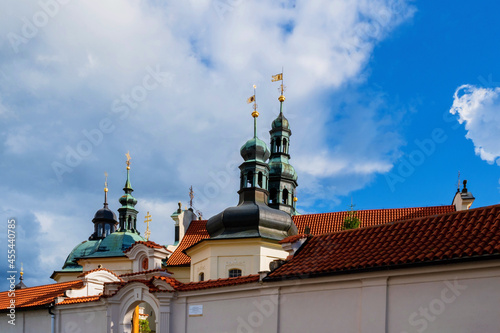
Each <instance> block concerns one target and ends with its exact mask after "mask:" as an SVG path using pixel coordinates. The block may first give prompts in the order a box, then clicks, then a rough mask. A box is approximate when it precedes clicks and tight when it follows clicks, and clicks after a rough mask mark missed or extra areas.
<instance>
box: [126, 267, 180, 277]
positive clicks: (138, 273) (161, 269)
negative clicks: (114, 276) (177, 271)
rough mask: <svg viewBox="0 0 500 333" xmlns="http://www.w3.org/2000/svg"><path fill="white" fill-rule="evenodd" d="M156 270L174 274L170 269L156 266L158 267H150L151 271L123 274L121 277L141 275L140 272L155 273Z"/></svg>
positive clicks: (144, 272) (143, 272)
mask: <svg viewBox="0 0 500 333" xmlns="http://www.w3.org/2000/svg"><path fill="white" fill-rule="evenodd" d="M155 272H166V273H169V274H173V273H172V272H169V271H168V270H166V269H164V268H156V269H150V270H149V271H142V272H135V273H127V274H121V275H120V277H126V276H134V275H140V274H149V273H155Z"/></svg>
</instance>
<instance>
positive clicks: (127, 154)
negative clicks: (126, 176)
mask: <svg viewBox="0 0 500 333" xmlns="http://www.w3.org/2000/svg"><path fill="white" fill-rule="evenodd" d="M125 156H127V170H130V160H131V159H132V158H131V157H130V152H129V151H128V152H127V153H126V154H125Z"/></svg>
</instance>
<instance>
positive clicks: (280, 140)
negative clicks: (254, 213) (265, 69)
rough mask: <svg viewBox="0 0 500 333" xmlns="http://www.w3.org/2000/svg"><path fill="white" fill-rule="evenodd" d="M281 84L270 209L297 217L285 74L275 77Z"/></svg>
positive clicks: (274, 128) (274, 126)
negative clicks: (284, 104) (287, 117)
mask: <svg viewBox="0 0 500 333" xmlns="http://www.w3.org/2000/svg"><path fill="white" fill-rule="evenodd" d="M280 80H281V81H282V82H281V89H280V90H281V95H280V96H279V97H278V101H279V102H280V113H279V115H278V117H277V118H276V119H275V120H274V121H273V122H272V124H271V130H270V131H269V133H270V134H271V157H270V159H269V169H270V170H269V207H272V208H275V209H279V210H282V211H285V212H287V213H288V214H290V215H296V214H297V212H296V210H295V209H296V207H295V202H296V200H295V194H296V193H295V191H296V188H297V186H298V184H297V178H298V177H297V173H296V172H295V169H294V168H293V166H292V165H291V164H290V162H289V159H290V136H291V135H292V131H291V130H290V126H289V123H288V119H286V117H285V115H284V114H283V102H285V96H284V95H283V92H284V86H283V73H281V74H277V75H274V76H273V81H280Z"/></svg>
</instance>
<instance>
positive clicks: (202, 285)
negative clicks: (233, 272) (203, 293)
mask: <svg viewBox="0 0 500 333" xmlns="http://www.w3.org/2000/svg"><path fill="white" fill-rule="evenodd" d="M155 278H157V279H161V280H163V281H166V282H168V283H169V284H170V285H171V286H172V287H173V288H174V289H175V290H177V291H192V290H201V289H210V288H221V287H229V286H235V285H240V284H245V283H252V282H257V281H259V275H258V274H252V275H247V276H239V277H232V278H225V279H217V280H207V281H200V282H189V283H182V282H179V281H177V280H176V279H174V278H171V277H164V276H161V277H160V276H158V277H155Z"/></svg>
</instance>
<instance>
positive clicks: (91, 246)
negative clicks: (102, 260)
mask: <svg viewBox="0 0 500 333" xmlns="http://www.w3.org/2000/svg"><path fill="white" fill-rule="evenodd" d="M100 242H101V241H100V240H88V241H84V242H81V243H80V244H78V245H77V246H75V248H74V249H73V250H72V251H71V252H70V253H69V255H68V257H67V258H66V261H65V262H64V265H63V270H66V269H71V268H80V269H81V268H82V267H81V266H80V265H78V263H77V262H76V258H82V257H85V256H86V255H89V254H92V253H94V252H95V250H96V249H97V247H98V246H99V243H100Z"/></svg>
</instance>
